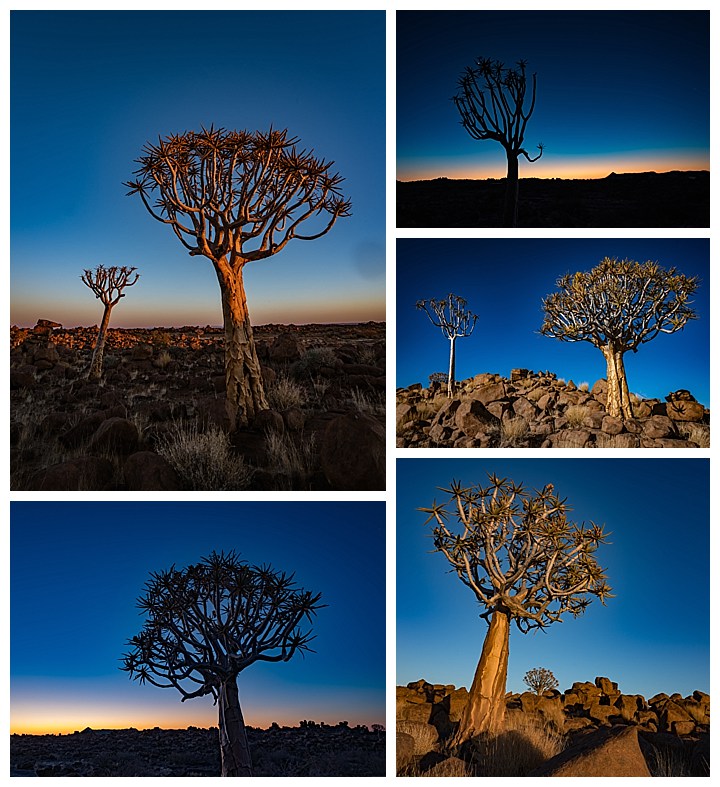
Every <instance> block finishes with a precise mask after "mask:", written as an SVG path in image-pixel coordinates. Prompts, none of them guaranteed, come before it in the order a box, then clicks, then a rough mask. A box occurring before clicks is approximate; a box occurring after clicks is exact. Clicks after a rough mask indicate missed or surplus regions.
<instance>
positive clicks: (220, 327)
mask: <svg viewBox="0 0 720 787" xmlns="http://www.w3.org/2000/svg"><path fill="white" fill-rule="evenodd" d="M40 319H42V318H40ZM38 322H39V321H38ZM38 322H36V323H35V325H18V324H17V323H12V324H11V325H10V328H11V329H12V328H20V329H23V330H32V329H33V328H35V326H36V325H38ZM370 323H376V324H378V325H385V323H386V320H358V321H355V322H338V321H337V320H333V321H331V322H314V321H313V322H265V323H258V324H257V325H253V326H252V327H253V329H256V328H267V327H269V326H273V325H282V326H286V327H290V326H308V325H369V324H370ZM96 328H98V324H97V323H93V324H92V325H74V326H72V327H65V326H64V325H60V327H59V328H53V331H77V330H80V329H83V330H90V329H96ZM182 328H212V329H213V330H218V331H223V330H225V327H224V326H223V325H210V324H209V323H208V324H207V325H199V324H198V325H191V324H188V323H186V324H184V325H134V326H117V327H111V328H108V331H179V330H181V329H182Z"/></svg>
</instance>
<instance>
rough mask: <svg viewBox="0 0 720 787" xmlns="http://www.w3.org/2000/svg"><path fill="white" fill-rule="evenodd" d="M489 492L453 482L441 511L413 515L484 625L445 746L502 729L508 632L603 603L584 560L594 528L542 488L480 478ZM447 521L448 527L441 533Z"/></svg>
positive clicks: (597, 574) (597, 579) (596, 570)
mask: <svg viewBox="0 0 720 787" xmlns="http://www.w3.org/2000/svg"><path fill="white" fill-rule="evenodd" d="M488 478H489V482H490V483H489V485H488V486H486V487H482V486H480V485H475V486H463V485H462V484H461V483H460V482H459V481H453V483H452V485H451V487H450V489H441V490H440V491H442V492H445V493H448V494H449V495H450V498H449V500H448V501H447V502H445V503H435V502H434V503H433V505H432V506H431V507H430V508H421V509H419V510H420V511H424V512H425V513H427V514H429V517H428V519H427V520H426V524H427V523H429V522H433V523H434V524H433V531H432V534H433V541H434V544H435V550H436V551H437V552H442V554H443V555H445V557H446V558H447V560H448V562H449V563H450V566H451V567H452V569H453V570H454V571H455V572H456V573H457V575H458V577H459V579H460V581H461V582H462V583H463V584H464V585H466V586H467V587H469V588H470V590H472V592H473V593H474V594H475V598H476V599H477V601H478V603H479V604H480V606H481V607H482V608H483V610H484V611H483V612H481V614H480V617H481V618H483V619H485V620H486V621H488V622H489V628H488V632H487V635H486V637H485V641H484V643H483V647H482V653H481V656H480V661H479V663H478V667H477V670H476V672H475V678H474V679H473V682H472V686H471V687H470V693H469V696H468V702H467V705H466V706H465V709H464V711H463V714H462V717H461V719H460V722H459V725H458V728H457V730H456V733H455V737H454V741H453V743H454V745H455V746H459V745H461V744H462V743H464V742H465V741H467V740H469V739H471V738H473V737H475V736H476V735H479V734H481V733H485V732H495V731H499V730H501V729H502V726H503V720H504V716H505V683H506V680H507V666H508V656H509V645H510V623H511V622H512V621H514V622H515V624H516V626H517V627H518V629H520V631H522V632H524V633H526V632H528V631H530V630H531V629H544V628H546V627H547V626H549V625H550V624H551V623H555V622H557V621H560V620H561V618H562V615H563V614H565V613H566V612H569V613H570V614H571V615H574V616H577V615H580V614H582V613H583V612H584V611H585V608H586V607H587V606H588V605H589V603H590V601H591V599H590V598H588V596H596V597H597V598H599V599H600V601H601V602H602V603H603V604H604V603H605V599H606V598H608V597H610V587H609V586H608V584H607V582H606V577H605V572H604V570H603V569H602V568H601V567H600V565H599V564H598V563H597V562H596V560H595V558H594V556H593V555H594V552H595V550H596V549H597V547H598V545H599V544H603V543H605V539H606V534H605V532H604V531H603V528H602V526H600V525H596V524H594V523H593V522H590V523H589V524H585V523H581V524H575V523H573V522H571V521H569V520H568V518H567V512H568V511H569V506H567V505H566V504H565V500H562V499H560V498H559V497H558V496H557V495H556V494H555V493H554V489H553V485H552V484H547V485H546V486H545V487H544V488H543V489H542V490H541V491H536V490H535V491H533V492H528V491H526V490H525V489H524V488H523V487H522V485H520V484H515V483H514V482H513V481H510V480H508V479H505V478H498V477H497V476H495V475H489V476H488ZM451 519H452V520H454V521H455V522H456V526H453V525H450V524H448V522H449V520H451Z"/></svg>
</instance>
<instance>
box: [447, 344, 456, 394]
mask: <svg viewBox="0 0 720 787" xmlns="http://www.w3.org/2000/svg"><path fill="white" fill-rule="evenodd" d="M454 385H455V337H454V336H451V337H450V368H449V370H448V397H452V395H453V387H454Z"/></svg>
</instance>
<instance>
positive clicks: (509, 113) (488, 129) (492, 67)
mask: <svg viewBox="0 0 720 787" xmlns="http://www.w3.org/2000/svg"><path fill="white" fill-rule="evenodd" d="M526 66H527V63H526V61H525V60H520V61H518V63H517V67H516V68H505V66H504V65H503V63H501V62H499V61H498V60H491V59H490V58H486V57H479V58H478V59H477V60H476V62H475V65H474V66H468V67H467V68H466V69H465V73H464V74H463V75H462V77H460V81H459V88H460V92H459V93H458V94H457V95H456V96H455V97H454V98H453V101H454V102H455V106H456V107H457V108H458V110H459V112H460V117H461V123H462V125H463V126H464V128H465V130H466V131H467V132H468V134H470V136H471V137H472V138H473V139H493V140H495V141H496V142H499V143H500V144H501V145H502V146H503V148H504V150H505V155H506V156H507V166H508V169H507V183H506V186H505V204H504V207H503V226H505V227H516V226H517V205H518V181H519V170H518V159H519V158H520V156H521V155H522V156H525V158H526V159H527V160H528V161H537V160H538V159H539V158H540V156H542V154H543V149H544V145H543V144H542V142H541V143H540V144H539V145H538V146H537V147H538V150H539V151H540V153H538V155H537V156H535V158H530V156H529V155H528V153H527V151H526V150H525V149H524V148H523V140H524V138H525V127H526V126H527V122H528V120H529V119H530V116H531V115H532V113H533V111H534V109H535V92H536V87H537V77H536V75H535V74H533V75H532V88H531V93H530V96H529V105H528V106H527V107H526V105H525V100H526V99H528V95H527V76H526V74H525V69H526Z"/></svg>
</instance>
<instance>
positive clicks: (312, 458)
mask: <svg viewBox="0 0 720 787" xmlns="http://www.w3.org/2000/svg"><path fill="white" fill-rule="evenodd" d="M265 448H266V450H267V454H268V462H267V464H268V468H269V469H270V470H272V471H273V473H275V474H276V478H277V485H278V486H277V488H278V489H297V488H302V479H304V478H305V477H307V476H308V475H309V474H310V473H311V472H312V471H313V469H314V467H315V465H316V462H317V458H316V446H315V435H314V434H313V435H311V436H310V437H309V438H307V439H305V437H304V435H300V438H299V440H295V439H294V438H293V436H292V435H290V434H288V433H287V432H283V433H282V434H281V433H279V432H274V431H273V432H268V433H267V434H266V437H265ZM299 485H300V486H299Z"/></svg>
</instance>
